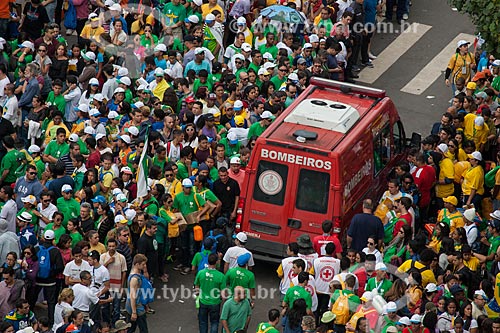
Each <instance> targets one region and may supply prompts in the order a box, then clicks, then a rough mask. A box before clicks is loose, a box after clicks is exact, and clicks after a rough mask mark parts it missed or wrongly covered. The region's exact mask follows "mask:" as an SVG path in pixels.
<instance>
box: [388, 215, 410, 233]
mask: <svg viewBox="0 0 500 333" xmlns="http://www.w3.org/2000/svg"><path fill="white" fill-rule="evenodd" d="M399 219H404V220H405V221H406V223H405V222H403V221H401V220H399V221H398V222H396V225H395V226H394V231H393V232H392V235H393V236H394V237H396V236H397V235H398V233H399V230H401V228H402V227H403V226H404V225H409V226H411V220H412V219H413V217H412V216H411V214H410V213H406V214H404V215H401V216H400V217H399Z"/></svg>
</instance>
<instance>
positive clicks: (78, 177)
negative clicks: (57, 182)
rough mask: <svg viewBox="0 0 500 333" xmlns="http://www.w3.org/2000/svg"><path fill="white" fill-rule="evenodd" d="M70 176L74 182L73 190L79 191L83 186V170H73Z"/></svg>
mask: <svg viewBox="0 0 500 333" xmlns="http://www.w3.org/2000/svg"><path fill="white" fill-rule="evenodd" d="M72 177H73V181H74V182H75V186H74V188H73V190H74V191H75V192H77V191H80V190H81V189H82V187H83V180H84V178H85V172H80V171H79V172H76V170H75V172H73V175H72Z"/></svg>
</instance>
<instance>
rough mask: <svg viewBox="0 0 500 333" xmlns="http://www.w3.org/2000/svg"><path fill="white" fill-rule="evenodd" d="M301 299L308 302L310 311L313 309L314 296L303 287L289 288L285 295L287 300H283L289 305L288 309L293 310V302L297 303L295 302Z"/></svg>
mask: <svg viewBox="0 0 500 333" xmlns="http://www.w3.org/2000/svg"><path fill="white" fill-rule="evenodd" d="M299 298H302V299H304V300H305V301H306V305H307V308H308V309H311V308H312V296H311V294H309V293H308V292H307V290H306V289H305V288H304V287H302V286H293V287H291V288H289V289H288V291H287V292H286V294H285V298H283V302H285V303H287V304H288V307H289V308H290V309H291V308H293V302H295V300H297V299H299Z"/></svg>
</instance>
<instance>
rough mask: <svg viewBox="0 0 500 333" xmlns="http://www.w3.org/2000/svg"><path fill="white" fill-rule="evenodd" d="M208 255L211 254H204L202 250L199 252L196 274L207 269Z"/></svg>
mask: <svg viewBox="0 0 500 333" xmlns="http://www.w3.org/2000/svg"><path fill="white" fill-rule="evenodd" d="M210 254H211V253H205V251H203V250H201V251H200V255H201V260H200V262H199V263H198V272H199V271H201V270H202V269H205V268H207V267H208V256H209V255H210Z"/></svg>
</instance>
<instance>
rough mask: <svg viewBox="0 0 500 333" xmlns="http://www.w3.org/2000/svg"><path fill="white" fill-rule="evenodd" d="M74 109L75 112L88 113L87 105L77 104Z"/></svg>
mask: <svg viewBox="0 0 500 333" xmlns="http://www.w3.org/2000/svg"><path fill="white" fill-rule="evenodd" d="M76 109H77V111H81V112H85V113H89V106H88V105H87V104H78V106H77V107H76Z"/></svg>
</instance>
